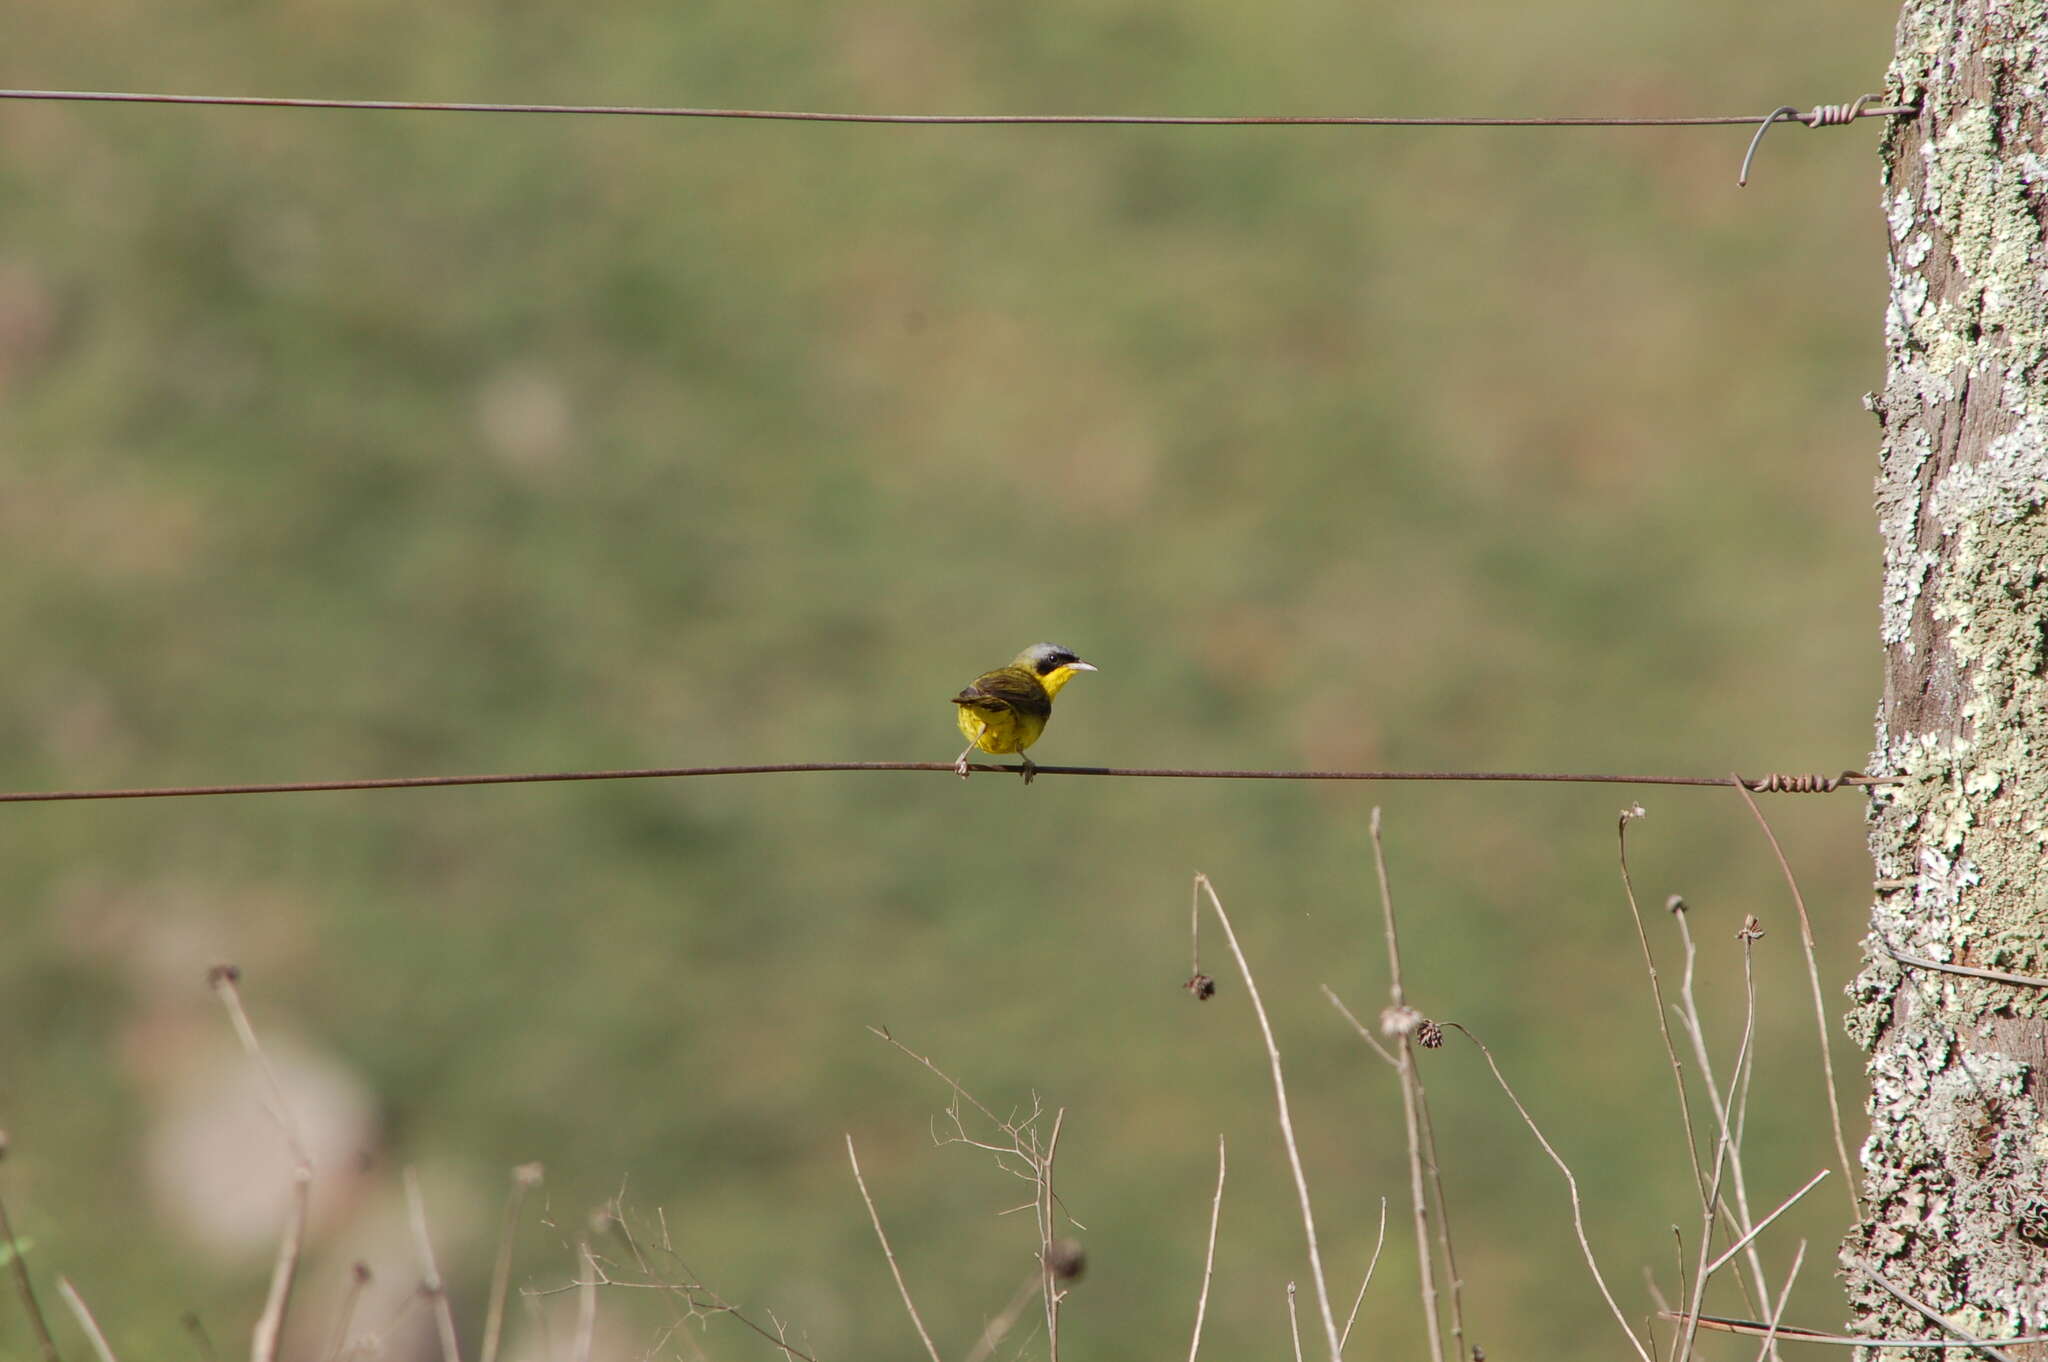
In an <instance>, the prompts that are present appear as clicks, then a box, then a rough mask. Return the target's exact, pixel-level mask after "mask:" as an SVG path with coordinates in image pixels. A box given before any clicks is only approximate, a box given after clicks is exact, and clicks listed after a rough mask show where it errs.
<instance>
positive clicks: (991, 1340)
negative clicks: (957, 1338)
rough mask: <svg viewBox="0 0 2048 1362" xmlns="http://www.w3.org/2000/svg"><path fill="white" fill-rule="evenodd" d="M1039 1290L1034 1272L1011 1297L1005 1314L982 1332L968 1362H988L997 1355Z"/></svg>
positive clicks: (1004, 1310)
mask: <svg viewBox="0 0 2048 1362" xmlns="http://www.w3.org/2000/svg"><path fill="white" fill-rule="evenodd" d="M1039 1289H1040V1288H1039V1281H1038V1274H1037V1273H1035V1272H1034V1273H1032V1274H1031V1275H1030V1276H1029V1277H1026V1278H1025V1279H1024V1285H1022V1286H1020V1287H1018V1288H1017V1294H1016V1295H1014V1296H1012V1297H1010V1303H1009V1304H1008V1305H1006V1306H1004V1307H1003V1313H1002V1314H1000V1315H997V1316H996V1317H995V1318H994V1319H992V1320H990V1321H989V1322H988V1327H987V1328H985V1329H983V1330H982V1331H981V1337H980V1339H978V1340H977V1341H976V1342H975V1345H974V1351H973V1352H971V1353H969V1354H967V1362H988V1359H989V1358H990V1357H991V1356H993V1355H994V1353H995V1350H996V1345H998V1344H999V1343H1001V1342H1002V1341H1003V1337H1004V1335H1006V1334H1008V1333H1009V1332H1010V1330H1011V1329H1012V1328H1014V1327H1015V1326H1016V1323H1017V1317H1018V1316H1019V1315H1022V1314H1023V1313H1024V1307H1025V1306H1027V1305H1029V1304H1030V1303H1031V1298H1032V1297H1033V1296H1036V1295H1037V1294H1038V1293H1039Z"/></svg>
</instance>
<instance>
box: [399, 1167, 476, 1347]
mask: <svg viewBox="0 0 2048 1362" xmlns="http://www.w3.org/2000/svg"><path fill="white" fill-rule="evenodd" d="M405 1204H406V1209H407V1211H408V1213H409V1214H410V1216H411V1218H412V1235H413V1242H414V1243H415V1244H416V1245H418V1247H419V1254H420V1271H421V1272H422V1274H423V1276H422V1277H421V1279H420V1290H421V1291H423V1292H425V1293H426V1295H427V1297H428V1299H429V1300H430V1301H431V1302H432V1304H433V1307H434V1322H435V1324H436V1325H437V1326H439V1328H440V1332H441V1362H462V1345H461V1344H460V1343H458V1342H457V1341H456V1337H455V1312H454V1311H453V1310H452V1309H450V1308H449V1305H448V1287H447V1285H446V1284H445V1283H444V1282H442V1280H441V1269H440V1268H439V1267H438V1266H436V1265H435V1263H434V1240H433V1236H432V1235H430V1234H428V1233H427V1202H426V1198H425V1197H423V1196H421V1195H420V1170H419V1169H417V1168H412V1167H408V1168H407V1169H406V1170H405Z"/></svg>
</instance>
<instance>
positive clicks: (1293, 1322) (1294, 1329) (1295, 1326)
mask: <svg viewBox="0 0 2048 1362" xmlns="http://www.w3.org/2000/svg"><path fill="white" fill-rule="evenodd" d="M1294 1296H1295V1291H1294V1283H1293V1282H1289V1283H1288V1284H1287V1336H1288V1337H1289V1338H1290V1339H1292V1340H1294V1362H1301V1316H1300V1315H1299V1314H1298V1313H1296V1311H1295V1309H1294Z"/></svg>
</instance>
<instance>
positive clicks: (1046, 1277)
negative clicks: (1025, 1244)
mask: <svg viewBox="0 0 2048 1362" xmlns="http://www.w3.org/2000/svg"><path fill="white" fill-rule="evenodd" d="M1066 1119H1067V1109H1066V1108H1065V1107H1061V1108H1060V1109H1059V1110H1058V1111H1056V1112H1054V1113H1053V1118H1052V1134H1051V1135H1049V1136H1047V1137H1046V1141H1045V1157H1044V1158H1043V1159H1042V1160H1040V1161H1039V1164H1038V1167H1039V1170H1040V1171H1039V1177H1038V1197H1037V1209H1038V1266H1039V1274H1040V1278H1041V1280H1042V1281H1043V1282H1044V1285H1045V1345H1046V1355H1047V1358H1048V1359H1049V1362H1060V1299H1061V1298H1062V1297H1063V1296H1065V1295H1066V1292H1064V1291H1062V1290H1061V1289H1060V1282H1059V1275H1058V1273H1057V1272H1055V1271H1054V1269H1053V1255H1052V1245H1053V1239H1054V1229H1055V1227H1054V1224H1053V1213H1054V1210H1055V1209H1056V1206H1057V1203H1056V1202H1055V1201H1054V1199H1053V1194H1052V1161H1053V1156H1054V1154H1056V1153H1057V1152H1058V1150H1059V1147H1060V1125H1061V1123H1063V1122H1064V1121H1065V1120H1066Z"/></svg>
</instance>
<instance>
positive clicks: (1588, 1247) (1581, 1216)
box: [1445, 1022, 1651, 1362]
mask: <svg viewBox="0 0 2048 1362" xmlns="http://www.w3.org/2000/svg"><path fill="white" fill-rule="evenodd" d="M1445 1025H1446V1026H1449V1027H1452V1028H1453V1029H1455V1030H1456V1031H1457V1032H1458V1034H1460V1035H1462V1036H1463V1037H1464V1038H1465V1039H1466V1040H1469V1041H1471V1042H1472V1043H1473V1044H1474V1045H1476V1046H1478V1047H1479V1053H1480V1054H1481V1055H1482V1056H1484V1057H1485V1059H1486V1067H1487V1068H1489V1069H1491V1070H1493V1081H1494V1082H1496V1083H1498V1084H1500V1090H1501V1091H1502V1092H1504V1093H1506V1094H1507V1097H1508V1101H1510V1102H1512V1103H1514V1104H1515V1110H1516V1111H1517V1112H1518V1113H1520V1115H1521V1117H1522V1124H1524V1125H1526V1126H1528V1127H1529V1133H1530V1134H1531V1135H1534V1136H1535V1137H1536V1143H1538V1144H1540V1145H1542V1146H1543V1152H1544V1153H1546V1154H1548V1155H1549V1156H1550V1161H1551V1162H1552V1163H1554V1164H1556V1165H1557V1171H1558V1172H1560V1173H1562V1174H1564V1180H1565V1185H1566V1187H1568V1188H1569V1189H1570V1191H1571V1201H1572V1227H1573V1228H1574V1229H1575V1230H1577V1231H1578V1236H1579V1251H1580V1252H1581V1253H1582V1254H1584V1255H1585V1258H1586V1267H1587V1268H1588V1269H1589V1270H1590V1271H1591V1272H1592V1274H1593V1282H1594V1284H1595V1285H1597V1286H1598V1287H1599V1288H1600V1294H1601V1296H1602V1297H1604V1298H1605V1299H1606V1301H1607V1308H1608V1309H1609V1310H1611V1311H1612V1312H1613V1313H1614V1321H1615V1323H1617V1324H1619V1325H1620V1326H1621V1330H1622V1332H1623V1333H1625V1334H1627V1335H1628V1341H1629V1344H1630V1346H1632V1347H1633V1348H1634V1349H1635V1350H1636V1356H1637V1357H1640V1358H1641V1359H1643V1362H1651V1358H1650V1353H1649V1350H1648V1349H1646V1348H1645V1347H1644V1346H1643V1341H1642V1340H1641V1339H1640V1338H1637V1337H1636V1331H1635V1329H1634V1328H1633V1327H1632V1326H1631V1325H1630V1324H1629V1322H1628V1316H1626V1315H1624V1314H1623V1313H1622V1312H1621V1306H1620V1305H1619V1304H1618V1303H1617V1302H1616V1301H1615V1299H1614V1293H1613V1292H1612V1291H1610V1290H1608V1289H1607V1278H1606V1277H1604V1276H1602V1275H1601V1272H1600V1264H1599V1262H1598V1261H1597V1260H1596V1259H1595V1258H1594V1257H1593V1245H1592V1243H1591V1242H1590V1241H1588V1240H1587V1238H1586V1218H1585V1212H1584V1210H1583V1208H1582V1207H1581V1206H1580V1204H1579V1180H1578V1178H1576V1177H1574V1176H1573V1175H1572V1169H1571V1165H1570V1164H1568V1163H1566V1162H1565V1161H1564V1157H1563V1156H1562V1155H1560V1154H1559V1153H1558V1152H1557V1150H1556V1149H1555V1148H1554V1147H1552V1145H1551V1143H1550V1141H1549V1140H1547V1139H1545V1138H1544V1136H1543V1130H1542V1128H1541V1127H1539V1126H1538V1125H1537V1124H1536V1118H1535V1117H1533V1116H1531V1115H1530V1114H1529V1109H1528V1108H1527V1107H1525V1106H1523V1105H1522V1099H1521V1098H1519V1097H1517V1096H1515V1090H1514V1089H1513V1088H1511V1087H1509V1086H1508V1080H1507V1079H1506V1078H1505V1077H1504V1076H1503V1075H1502V1074H1501V1071H1500V1065H1498V1064H1496V1063H1494V1059H1493V1051H1491V1050H1489V1049H1487V1048H1486V1045H1485V1043H1484V1042H1482V1041H1481V1040H1480V1039H1479V1037H1477V1036H1475V1035H1473V1034H1472V1033H1471V1031H1469V1030H1467V1029H1466V1028H1465V1027H1464V1026H1462V1025H1460V1024H1459V1023H1457V1022H1446V1023H1445Z"/></svg>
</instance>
